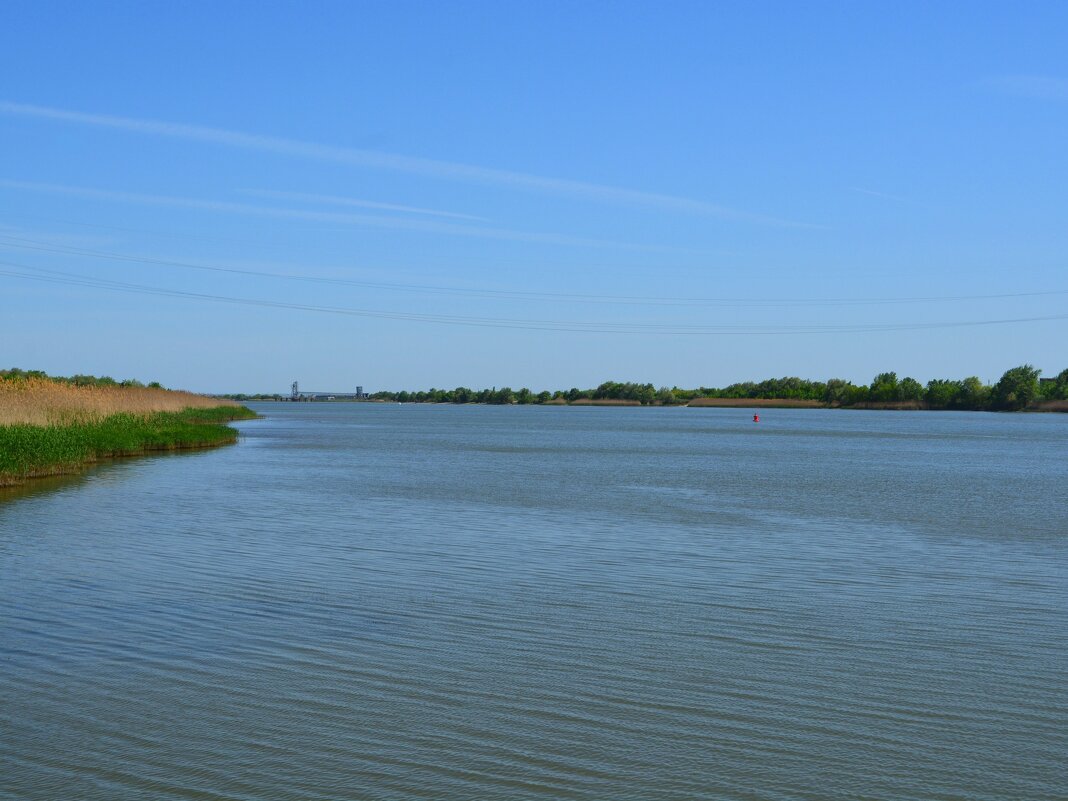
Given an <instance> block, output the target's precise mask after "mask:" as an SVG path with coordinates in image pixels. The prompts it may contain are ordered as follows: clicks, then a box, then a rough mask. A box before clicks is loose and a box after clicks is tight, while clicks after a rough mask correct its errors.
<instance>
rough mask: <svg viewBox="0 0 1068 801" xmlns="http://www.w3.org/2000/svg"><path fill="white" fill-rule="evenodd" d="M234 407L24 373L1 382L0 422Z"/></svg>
mask: <svg viewBox="0 0 1068 801" xmlns="http://www.w3.org/2000/svg"><path fill="white" fill-rule="evenodd" d="M220 406H228V407H239V404H237V403H235V402H234V401H230V400H224V399H221V398H209V397H207V396H205V395H196V394H194V393H192V392H181V391H175V390H169V389H153V388H150V387H119V386H115V387H95V386H89V387H82V386H75V385H74V384H66V383H62V382H59V381H52V380H49V379H47V378H28V379H15V380H8V381H0V426H10V425H34V426H54V425H71V424H73V423H90V422H95V421H100V420H103V419H104V418H106V417H111V416H112V415H115V414H131V415H139V416H142V417H144V416H147V415H150V414H154V413H156V412H181V411H184V410H186V409H211V408H217V407H220Z"/></svg>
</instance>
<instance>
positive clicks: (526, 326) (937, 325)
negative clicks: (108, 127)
mask: <svg viewBox="0 0 1068 801" xmlns="http://www.w3.org/2000/svg"><path fill="white" fill-rule="evenodd" d="M0 265H4V266H7V267H15V268H17V269H19V270H30V271H31V272H30V273H25V272H15V271H12V270H0V275H6V276H9V277H14V278H22V279H27V280H33V281H42V282H46V283H53V284H62V285H68V286H82V287H88V288H92V289H104V290H108V291H115V292H126V293H132V294H141V295H154V296H160V297H174V298H182V299H187V300H194V301H211V302H217V303H228V304H234V305H241V306H259V307H265V308H273V309H287V310H295V311H307V312H316V313H322V314H336V315H344V316H351V317H365V318H373V319H388V320H402V321H409V322H426V323H437V324H445V325H463V326H473V327H481V328H502V329H503V328H511V329H519V330H530V331H558V332H571V333H591V334H645V335H649V334H658V335H671V336H724V335H737V334H746V335H760V336H795V335H799V334H849V333H875V332H895V331H919V330H931V329H943V328H963V327H977V326H991V325H1012V324H1019V323H1031V322H1046V321H1053V320H1065V319H1068V314H1057V315H1046V316H1036V317H1017V318H1008V319H996V320H966V321H956V322H934V323H884V324H856V325H852V324H845V325H827V324H821V325H781V326H689V325H686V326H684V325H679V324H676V323H605V322H584V321H573V320H572V321H568V320H514V319H507V318H488V317H472V316H456V315H433V314H419V313H411V312H393V311H379V310H374V309H354V308H344V307H337V306H320V305H314V304H303V303H288V302H283V301H272V300H263V299H256V298H241V297H233V296H228V295H217V294H210V293H202V292H188V291H184V290H177V289H165V288H162V287H152V286H145V285H143V284H131V283H126V282H122V281H112V280H109V279H99V278H92V277H88V276H80V275H77V274H74V273H65V272H61V271H59V270H48V269H45V268H41V267H31V266H28V265H23V264H15V263H13V262H7V261H0Z"/></svg>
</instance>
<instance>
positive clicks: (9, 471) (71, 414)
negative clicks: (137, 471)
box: [0, 378, 256, 486]
mask: <svg viewBox="0 0 1068 801" xmlns="http://www.w3.org/2000/svg"><path fill="white" fill-rule="evenodd" d="M255 416H256V415H255V413H254V412H252V411H251V410H250V409H247V408H245V407H244V406H241V405H240V404H238V403H235V402H233V401H229V400H221V399H218V398H209V397H206V396H204V395H194V394H193V393H191V392H175V391H171V390H165V389H153V388H148V387H93V386H89V387H84V386H74V385H71V384H64V383H61V382H57V381H50V380H48V379H41V378H30V379H21V378H20V379H16V380H8V381H0V486H8V485H14V484H19V483H22V482H23V481H25V480H26V479H28V478H35V477H39V476H51V475H59V474H63V473H73V472H77V471H79V470H80V469H82V467H83V466H84V465H86V464H90V463H92V462H96V461H100V460H102V459H109V458H115V457H119V456H135V455H138V454H143V453H149V452H153V451H167V450H179V449H187V448H207V447H213V446H216V445H225V444H227V443H230V442H234V441H235V440H236V439H237V431H235V430H234V429H232V428H230V427H229V426H227V425H225V423H227V422H229V421H231V420H240V419H248V418H251V417H255Z"/></svg>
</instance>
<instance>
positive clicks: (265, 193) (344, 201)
mask: <svg viewBox="0 0 1068 801" xmlns="http://www.w3.org/2000/svg"><path fill="white" fill-rule="evenodd" d="M239 191H240V192H241V193H242V194H244V195H252V196H254V197H262V198H270V199H273V200H295V201H296V202H298V203H323V204H329V205H334V206H351V207H353V208H360V209H378V210H379V211H397V212H401V213H403V214H425V215H428V216H431V217H446V218H448V219H452V220H470V221H472V222H488V220H487V219H486V218H485V217H476V216H475V215H474V214H460V213H458V212H455V211H439V210H437V209H424V208H419V207H418V206H402V205H398V204H396V203H380V202H379V201H376V200H362V199H359V198H352V197H339V196H338V195H317V194H311V193H308V192H279V191H275V190H272V189H241V190H239Z"/></svg>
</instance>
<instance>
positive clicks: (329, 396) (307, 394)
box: [289, 381, 367, 401]
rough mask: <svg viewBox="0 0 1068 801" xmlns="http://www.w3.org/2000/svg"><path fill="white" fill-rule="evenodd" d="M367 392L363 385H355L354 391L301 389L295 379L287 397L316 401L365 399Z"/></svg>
mask: <svg viewBox="0 0 1068 801" xmlns="http://www.w3.org/2000/svg"><path fill="white" fill-rule="evenodd" d="M366 398H367V393H366V392H364V391H363V387H356V391H355V392H320V391H318V390H316V391H312V390H307V389H305V390H302V389H301V388H300V384H299V383H298V382H296V381H294V382H293V386H292V387H291V388H290V392H289V399H290V400H291V401H317V400H366Z"/></svg>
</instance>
